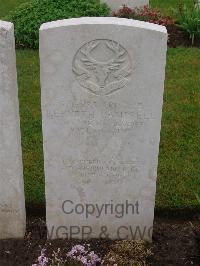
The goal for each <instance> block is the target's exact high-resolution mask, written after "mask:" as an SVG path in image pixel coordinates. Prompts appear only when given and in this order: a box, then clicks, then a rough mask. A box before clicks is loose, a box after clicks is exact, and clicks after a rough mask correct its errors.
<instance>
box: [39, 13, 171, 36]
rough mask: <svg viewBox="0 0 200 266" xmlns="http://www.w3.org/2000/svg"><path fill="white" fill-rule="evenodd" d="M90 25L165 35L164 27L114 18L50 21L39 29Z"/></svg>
mask: <svg viewBox="0 0 200 266" xmlns="http://www.w3.org/2000/svg"><path fill="white" fill-rule="evenodd" d="M92 24H94V25H98V24H105V25H119V26H129V27H134V28H140V29H146V30H152V31H157V32H160V33H164V34H167V29H166V27H164V26H161V25H157V24H153V23H149V22H144V21H139V20H133V19H126V18H116V17H81V18H71V19H63V20H57V21H52V22H47V23H44V24H42V25H41V27H40V32H42V31H45V30H49V29H55V28H59V27H67V26H78V25H92Z"/></svg>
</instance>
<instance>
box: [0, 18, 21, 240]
mask: <svg viewBox="0 0 200 266" xmlns="http://www.w3.org/2000/svg"><path fill="white" fill-rule="evenodd" d="M25 226H26V219H25V199H24V185H23V170H22V153H21V140H20V122H19V107H18V89H17V75H16V58H15V41H14V28H13V24H12V23H9V22H3V21H0V239H5V238H21V237H23V236H24V233H25Z"/></svg>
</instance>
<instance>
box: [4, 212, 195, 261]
mask: <svg viewBox="0 0 200 266" xmlns="http://www.w3.org/2000/svg"><path fill="white" fill-rule="evenodd" d="M44 220H45V219H44V218H33V217H32V218H29V219H28V223H27V233H26V236H25V238H24V240H14V239H13V240H1V241H0V266H18V265H19V266H30V265H32V264H33V263H35V260H36V259H37V257H38V256H39V255H40V251H41V249H42V248H43V247H44V246H45V247H46V248H47V252H48V254H52V252H53V251H56V250H57V249H58V248H61V250H62V252H68V251H69V250H70V249H71V247H72V246H73V245H75V244H88V243H89V244H90V246H91V249H92V250H94V251H95V252H96V253H97V254H99V255H101V257H103V256H104V255H105V254H107V253H108V252H109V250H110V247H111V245H113V243H114V241H111V240H95V239H94V240H90V241H86V240H84V241H80V240H54V241H47V240H46V226H45V221H44ZM151 250H152V253H153V255H152V257H151V258H150V261H149V262H148V264H147V265H156V266H157V265H158V266H164V265H167V266H169V265H180V266H182V265H200V217H198V216H197V215H193V216H191V217H190V218H188V217H187V218H183V217H182V218H181V219H180V218H179V219H178V218H176V217H174V218H170V219H169V218H167V217H164V216H163V215H162V216H160V217H159V215H158V214H157V215H156V218H155V224H154V234H153V244H152V245H151Z"/></svg>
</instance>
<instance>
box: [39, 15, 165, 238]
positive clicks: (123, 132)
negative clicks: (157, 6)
mask: <svg viewBox="0 0 200 266" xmlns="http://www.w3.org/2000/svg"><path fill="white" fill-rule="evenodd" d="M166 49H167V33H166V29H165V27H163V26H159V25H155V24H150V23H145V22H141V21H134V20H128V19H119V18H78V19H69V20H63V21H56V22H51V23H46V24H43V25H42V26H41V28H40V62H41V83H42V116H43V118H42V120H43V138H44V156H45V178H46V205H47V206H46V207H47V213H46V215H47V226H48V232H49V238H65V237H66V238H87V237H88V238H99V237H100V238H101V237H110V238H112V239H126V238H127V239H146V240H149V241H151V237H152V226H153V219H154V205H155V192H156V176H157V163H158V152H159V139H160V128H161V113H162V103H163V87H164V72H165V60H166ZM140 233H141V234H142V235H140Z"/></svg>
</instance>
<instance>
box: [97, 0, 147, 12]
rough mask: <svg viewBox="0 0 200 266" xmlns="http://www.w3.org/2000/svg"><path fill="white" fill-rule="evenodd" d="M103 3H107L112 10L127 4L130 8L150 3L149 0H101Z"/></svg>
mask: <svg viewBox="0 0 200 266" xmlns="http://www.w3.org/2000/svg"><path fill="white" fill-rule="evenodd" d="M100 1H101V2H102V3H106V4H107V5H108V6H109V7H110V8H111V10H112V11H115V10H117V9H119V8H121V7H122V6H123V5H126V6H128V7H130V8H135V7H143V6H144V5H149V0H100Z"/></svg>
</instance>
